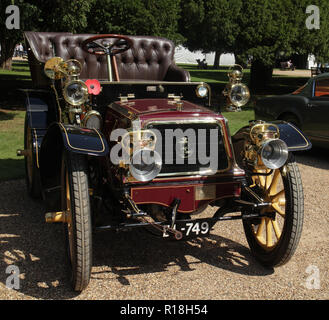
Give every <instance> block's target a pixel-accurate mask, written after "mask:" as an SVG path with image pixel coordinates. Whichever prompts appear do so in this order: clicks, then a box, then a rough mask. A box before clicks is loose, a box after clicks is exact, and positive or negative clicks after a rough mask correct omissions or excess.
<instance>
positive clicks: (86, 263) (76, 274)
mask: <svg viewBox="0 0 329 320" xmlns="http://www.w3.org/2000/svg"><path fill="white" fill-rule="evenodd" d="M62 163H63V165H62V207H63V210H64V211H65V212H66V224H65V236H66V247H67V253H68V258H69V265H70V271H71V281H72V286H73V289H74V290H75V291H82V290H83V289H85V288H86V287H87V285H88V284H89V280H90V275H91V267H92V231H91V230H92V229H91V211H90V202H89V189H88V174H87V172H88V171H87V161H86V159H85V157H84V156H82V155H79V154H64V156H63V162H62Z"/></svg>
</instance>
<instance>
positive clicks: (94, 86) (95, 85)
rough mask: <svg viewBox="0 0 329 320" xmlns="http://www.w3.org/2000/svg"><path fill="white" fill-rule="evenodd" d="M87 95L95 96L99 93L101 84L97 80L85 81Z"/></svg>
mask: <svg viewBox="0 0 329 320" xmlns="http://www.w3.org/2000/svg"><path fill="white" fill-rule="evenodd" d="M86 85H87V87H88V93H89V94H94V95H95V96H97V95H98V94H99V93H100V92H101V84H100V83H99V81H98V80H97V79H88V80H87V81H86Z"/></svg>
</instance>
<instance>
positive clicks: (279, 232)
mask: <svg viewBox="0 0 329 320" xmlns="http://www.w3.org/2000/svg"><path fill="white" fill-rule="evenodd" d="M271 221H272V226H273V229H274V233H275V235H276V238H277V239H278V240H279V239H280V237H281V230H280V227H279V225H278V222H277V221H276V220H271Z"/></svg>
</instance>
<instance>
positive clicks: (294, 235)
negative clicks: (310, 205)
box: [243, 155, 304, 267]
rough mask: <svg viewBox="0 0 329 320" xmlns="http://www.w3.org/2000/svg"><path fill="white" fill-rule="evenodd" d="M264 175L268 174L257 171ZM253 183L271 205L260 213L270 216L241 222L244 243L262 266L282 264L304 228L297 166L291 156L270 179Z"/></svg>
mask: <svg viewBox="0 0 329 320" xmlns="http://www.w3.org/2000/svg"><path fill="white" fill-rule="evenodd" d="M266 172H270V171H269V170H262V171H258V173H266ZM256 173H257V172H256ZM253 182H254V184H253V186H251V187H252V188H253V190H254V191H255V192H256V193H258V195H259V196H260V197H262V198H263V199H264V200H265V201H266V202H270V203H271V205H270V206H269V207H267V208H264V209H262V211H261V213H271V214H272V216H271V217H263V218H259V219H256V220H244V221H243V226H244V230H245V234H246V238H247V241H248V243H249V246H250V249H251V252H252V253H253V255H254V256H255V258H256V259H257V260H258V261H259V262H261V263H262V264H263V265H265V266H268V267H274V266H278V265H283V264H285V263H286V262H288V261H289V260H290V258H291V257H292V255H293V254H294V252H295V250H296V248H297V245H298V243H299V239H300V236H301V232H302V226H303V215H304V203H303V200H304V198H303V188H302V182H301V177H300V173H299V170H298V166H297V164H296V163H295V161H294V160H293V156H292V155H290V157H289V159H288V161H287V163H286V164H285V165H284V166H283V167H281V168H280V169H276V170H274V171H273V173H272V174H271V175H269V176H262V175H255V176H254V177H253Z"/></svg>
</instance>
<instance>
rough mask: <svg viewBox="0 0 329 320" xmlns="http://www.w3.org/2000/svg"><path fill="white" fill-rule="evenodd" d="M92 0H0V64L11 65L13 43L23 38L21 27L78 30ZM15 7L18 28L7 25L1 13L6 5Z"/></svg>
mask: <svg viewBox="0 0 329 320" xmlns="http://www.w3.org/2000/svg"><path fill="white" fill-rule="evenodd" d="M93 1H94V0H74V1H69V0H16V1H14V0H1V3H0V44H1V57H0V67H1V68H2V69H11V61H12V56H13V53H14V49H15V45H16V44H17V43H18V42H21V41H23V33H22V32H23V31H27V30H31V31H33V30H36V31H59V32H60V31H66V32H81V31H83V30H84V29H85V28H86V27H87V13H88V12H89V10H90V7H91V5H92V3H93ZM12 4H15V5H16V6H17V7H18V8H19V13H20V19H19V20H20V26H19V27H20V28H19V30H16V29H8V28H7V27H6V23H5V22H6V19H7V18H8V17H7V16H6V14H5V12H6V8H7V7H8V6H9V5H12Z"/></svg>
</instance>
